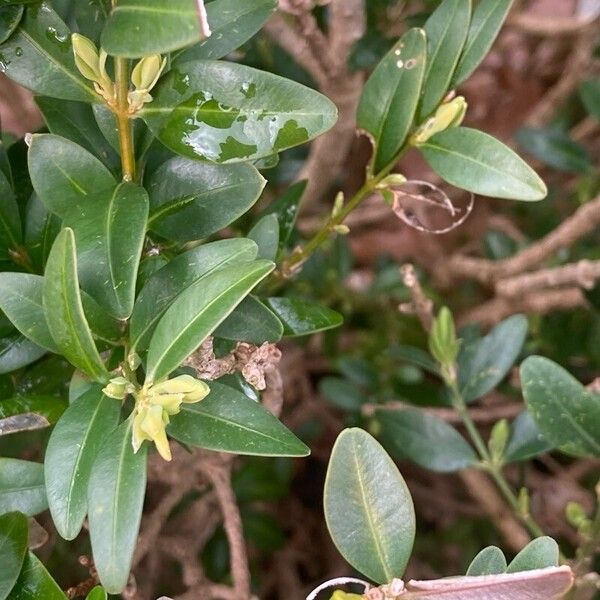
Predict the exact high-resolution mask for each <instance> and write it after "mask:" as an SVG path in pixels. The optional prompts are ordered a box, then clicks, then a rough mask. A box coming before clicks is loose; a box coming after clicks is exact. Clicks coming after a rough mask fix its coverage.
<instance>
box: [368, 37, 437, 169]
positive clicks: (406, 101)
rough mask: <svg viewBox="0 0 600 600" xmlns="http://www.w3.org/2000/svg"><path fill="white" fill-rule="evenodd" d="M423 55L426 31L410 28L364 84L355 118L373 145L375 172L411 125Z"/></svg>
mask: <svg viewBox="0 0 600 600" xmlns="http://www.w3.org/2000/svg"><path fill="white" fill-rule="evenodd" d="M426 58H427V43H426V39H425V32H424V31H423V30H422V29H411V30H409V31H408V32H407V33H405V34H404V35H403V36H402V38H401V39H400V41H399V42H398V43H397V44H396V45H395V46H394V47H393V48H392V49H391V50H390V51H389V52H388V54H387V55H386V56H385V57H384V59H383V60H382V61H381V62H380V63H379V65H378V66H377V68H376V69H375V71H374V72H373V74H372V75H371V77H370V78H369V80H368V81H367V83H366V85H365V87H364V90H363V93H362V97H361V100H360V105H359V107H358V114H357V119H358V126H359V127H360V128H361V129H363V130H364V131H366V132H367V133H368V134H369V135H370V136H371V137H372V139H373V142H374V144H375V149H374V157H373V170H374V172H375V173H378V172H379V171H381V170H382V169H383V168H385V167H386V166H387V165H388V164H389V163H390V162H392V161H393V160H394V159H395V158H396V156H397V155H398V153H399V151H400V149H401V148H402V145H403V144H404V142H405V140H406V137H407V136H408V133H409V131H410V128H411V127H412V125H413V119H414V117H415V112H416V110H417V104H418V102H419V98H420V95H421V85H422V83H423V75H424V73H425V66H426Z"/></svg>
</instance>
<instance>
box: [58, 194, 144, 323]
mask: <svg viewBox="0 0 600 600" xmlns="http://www.w3.org/2000/svg"><path fill="white" fill-rule="evenodd" d="M147 218H148V195H147V193H146V191H145V190H144V189H143V188H142V187H140V186H138V185H135V184H133V183H122V184H120V185H118V186H116V187H114V188H113V189H112V190H105V191H104V192H99V193H97V194H93V195H92V196H90V197H89V198H85V197H80V199H79V200H78V201H77V202H76V203H74V204H73V206H72V207H71V208H70V209H69V211H68V212H67V215H66V216H65V224H66V225H68V226H69V227H71V228H72V229H73V231H74V233H75V240H76V247H77V270H78V273H79V278H80V281H81V287H82V288H83V289H84V290H85V291H86V292H88V293H89V294H90V295H91V296H92V297H93V298H94V299H95V300H96V301H97V302H98V303H99V304H100V305H101V306H102V307H103V308H104V309H106V310H107V311H108V312H109V313H110V314H111V315H113V316H114V317H116V318H118V319H126V318H128V317H129V316H130V315H131V312H132V310H133V303H134V300H135V283H136V280H137V272H138V267H139V262H140V257H141V254H142V246H143V244H144V239H145V234H146V223H147Z"/></svg>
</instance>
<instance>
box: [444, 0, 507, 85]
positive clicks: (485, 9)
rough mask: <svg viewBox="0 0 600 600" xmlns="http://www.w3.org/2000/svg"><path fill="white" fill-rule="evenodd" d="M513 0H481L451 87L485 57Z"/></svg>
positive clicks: (458, 82) (461, 80)
mask: <svg viewBox="0 0 600 600" xmlns="http://www.w3.org/2000/svg"><path fill="white" fill-rule="evenodd" d="M512 3H513V0H481V2H479V3H478V4H477V7H476V8H475V10H474V11H473V19H472V21H471V27H470V28H469V34H468V36H467V41H466V43H465V48H464V51H463V53H462V56H461V57H460V62H459V63H458V67H457V68H456V72H455V73H454V77H453V78H452V87H454V88H456V87H458V86H459V85H460V84H461V83H462V82H463V81H465V80H466V79H468V78H469V77H470V76H471V74H472V73H473V71H475V69H476V68H477V67H478V66H479V64H480V63H481V61H482V60H483V59H484V58H485V57H486V55H487V53H488V52H489V51H490V48H491V47H492V44H493V43H494V41H495V39H496V37H497V36H498V32H499V31H500V28H501V27H502V24H503V23H504V20H505V19H506V16H507V15H508V11H509V10H510V7H511V6H512Z"/></svg>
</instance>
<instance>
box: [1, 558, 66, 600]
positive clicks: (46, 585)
mask: <svg viewBox="0 0 600 600" xmlns="http://www.w3.org/2000/svg"><path fill="white" fill-rule="evenodd" d="M40 598H43V599H44V600H67V597H66V596H65V594H64V593H63V591H62V590H61V589H60V588H59V587H58V584H57V583H56V581H54V579H52V577H51V576H50V573H48V571H46V567H44V565H43V564H42V563H41V562H40V560H39V558H38V557H37V556H36V555H35V554H33V552H28V553H27V555H26V556H25V560H24V561H23V567H22V569H21V573H20V575H19V579H17V583H16V584H15V587H14V588H13V590H12V591H11V593H10V594H9V595H8V598H7V600H38V599H40Z"/></svg>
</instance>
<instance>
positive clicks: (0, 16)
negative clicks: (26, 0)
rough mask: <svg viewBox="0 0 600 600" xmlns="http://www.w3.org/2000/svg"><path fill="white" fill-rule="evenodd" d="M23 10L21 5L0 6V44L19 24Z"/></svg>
mask: <svg viewBox="0 0 600 600" xmlns="http://www.w3.org/2000/svg"><path fill="white" fill-rule="evenodd" d="M24 10H25V9H24V7H23V5H21V6H18V5H17V6H2V7H1V8H0V44H4V42H5V41H6V40H7V39H8V38H9V37H10V36H11V35H12V34H13V32H14V30H15V29H16V28H17V27H18V26H19V23H20V22H21V18H22V17H23V11H24Z"/></svg>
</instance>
